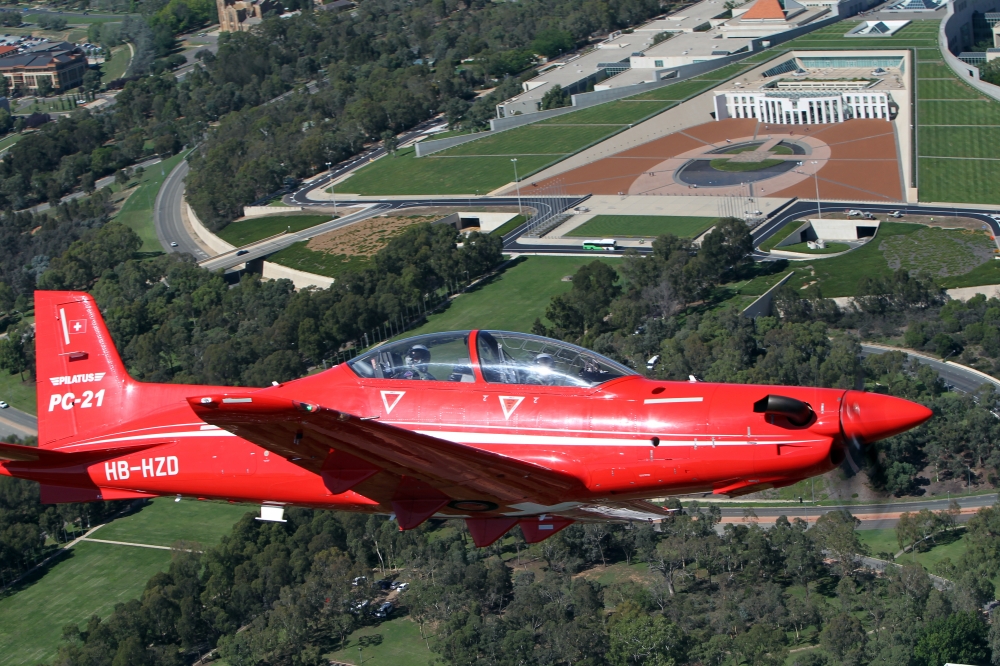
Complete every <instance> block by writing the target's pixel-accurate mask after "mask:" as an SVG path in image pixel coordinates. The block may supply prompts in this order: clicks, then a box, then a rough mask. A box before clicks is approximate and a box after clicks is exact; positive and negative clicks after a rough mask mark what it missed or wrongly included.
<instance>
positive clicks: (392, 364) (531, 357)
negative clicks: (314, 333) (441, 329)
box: [347, 331, 637, 387]
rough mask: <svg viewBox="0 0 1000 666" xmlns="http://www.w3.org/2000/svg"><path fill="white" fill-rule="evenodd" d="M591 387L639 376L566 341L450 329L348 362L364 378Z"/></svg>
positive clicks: (408, 340) (509, 333)
mask: <svg viewBox="0 0 1000 666" xmlns="http://www.w3.org/2000/svg"><path fill="white" fill-rule="evenodd" d="M470 340H474V341H475V342H474V344H475V352H476V353H475V359H476V362H477V363H478V366H479V372H480V376H481V377H482V379H483V380H485V381H486V382H489V383H491V384H535V385H540V386H576V387H590V386H596V385H598V384H603V383H604V382H606V381H610V380H612V379H615V378H617V377H623V376H626V375H634V374H637V373H635V372H633V371H632V370H630V369H628V368H626V367H625V366H623V365H621V364H619V363H616V362H614V361H612V360H611V359H608V358H605V357H603V356H601V355H600V354H595V353H594V352H592V351H590V350H588V349H584V348H583V347H577V346H576V345H571V344H568V343H566V342H560V341H558V340H552V339H550V338H543V337H541V336H539V335H531V334H528V333H511V332H509V331H451V332H448V333H431V334H428V335H418V336H415V337H412V338H407V339H406V340H400V341H398V342H391V343H388V344H385V345H381V346H379V347H377V348H375V349H373V350H371V351H369V352H367V353H365V354H362V355H360V356H358V357H357V358H354V359H352V360H350V361H348V363H347V364H348V366H349V367H350V368H351V370H353V371H354V372H355V373H356V374H358V375H359V376H361V377H364V378H366V379H423V380H431V381H447V382H476V381H479V379H478V378H477V375H476V373H475V372H473V364H474V362H473V354H472V353H471V351H470V349H469V342H470Z"/></svg>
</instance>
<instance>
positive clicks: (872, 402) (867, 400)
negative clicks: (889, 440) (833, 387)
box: [840, 391, 933, 442]
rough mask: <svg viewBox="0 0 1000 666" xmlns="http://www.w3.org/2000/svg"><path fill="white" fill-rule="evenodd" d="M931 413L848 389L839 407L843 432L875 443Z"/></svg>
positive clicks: (897, 399) (921, 406) (903, 430)
mask: <svg viewBox="0 0 1000 666" xmlns="http://www.w3.org/2000/svg"><path fill="white" fill-rule="evenodd" d="M932 415H933V412H932V411H931V410H929V409H927V408H926V407H924V406H923V405H918V404H917V403H915V402H910V401H909V400H903V399H902V398H893V397H892V396H888V395H881V394H878V393H866V392H864V391H848V392H847V393H846V394H845V395H844V401H843V403H842V405H841V407H840V427H841V428H842V429H843V431H844V435H846V436H847V437H849V438H857V439H860V440H861V441H864V442H874V441H877V440H880V439H885V438H886V437H892V436H893V435H898V434H899V433H901V432H905V431H907V430H909V429H910V428H915V427H917V426H918V425H920V424H921V423H923V422H924V421H926V420H927V419H929V418H930V417H931V416H932Z"/></svg>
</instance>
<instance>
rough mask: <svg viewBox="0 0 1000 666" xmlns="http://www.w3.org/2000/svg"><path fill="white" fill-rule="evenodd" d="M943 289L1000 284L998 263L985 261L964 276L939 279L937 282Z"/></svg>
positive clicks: (999, 266) (999, 262)
mask: <svg viewBox="0 0 1000 666" xmlns="http://www.w3.org/2000/svg"><path fill="white" fill-rule="evenodd" d="M938 282H939V283H940V284H941V286H942V287H944V288H945V289H955V288H957V287H978V286H980V285H984V284H1000V261H996V260H994V261H987V262H986V263H985V264H980V265H979V266H976V267H975V268H973V269H972V270H971V271H969V272H968V273H966V274H965V275H956V276H953V277H946V278H941V279H939V280H938Z"/></svg>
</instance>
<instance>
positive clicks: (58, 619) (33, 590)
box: [0, 528, 170, 666]
mask: <svg viewBox="0 0 1000 666" xmlns="http://www.w3.org/2000/svg"><path fill="white" fill-rule="evenodd" d="M105 529H106V528H105ZM100 535H101V531H98V532H97V533H96V534H95V535H94V537H95V538H99V536H100ZM169 563H170V552H169V551H166V550H153V549H151V548H130V547H127V546H113V545H110V544H103V543H88V542H83V543H80V544H78V545H77V546H76V547H74V548H73V549H72V551H70V553H69V554H67V555H64V556H63V557H62V559H60V560H59V561H58V562H57V563H56V564H55V565H53V566H51V567H50V568H49V569H48V570H46V571H45V572H43V573H41V574H40V575H39V576H37V577H36V578H35V579H34V580H32V581H30V582H27V583H24V584H22V585H21V586H20V587H19V588H18V589H17V590H16V591H15V592H13V593H12V594H10V595H9V596H7V597H5V598H3V599H0V645H3V653H4V663H5V664H9V665H10V666H15V665H19V664H32V665H33V664H38V663H40V662H47V661H51V659H52V658H53V657H54V656H55V654H56V651H57V650H58V649H59V646H60V644H61V643H62V638H61V636H62V628H63V627H64V626H65V625H67V624H69V623H71V622H72V623H77V624H80V625H82V624H84V623H85V622H86V621H87V619H88V618H89V617H90V616H91V615H94V614H97V615H100V616H102V617H107V616H108V615H110V614H111V611H112V610H114V606H115V604H117V603H121V602H124V601H127V600H129V599H132V598H135V597H137V596H139V594H140V593H141V592H142V590H143V588H145V586H146V581H148V580H149V578H150V577H151V576H152V575H153V574H155V573H156V572H158V571H163V570H165V569H166V568H167V566H168V565H169Z"/></svg>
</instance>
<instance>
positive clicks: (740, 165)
mask: <svg viewBox="0 0 1000 666" xmlns="http://www.w3.org/2000/svg"><path fill="white" fill-rule="evenodd" d="M784 161H785V160H761V161H760V162H733V161H730V160H728V159H723V158H719V159H714V160H712V161H711V162H710V164H711V165H712V168H713V169H716V170H717V171H732V172H735V173H742V172H744V171H760V170H761V169H766V168H768V167H773V166H777V165H779V164H781V163H782V162H784Z"/></svg>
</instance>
